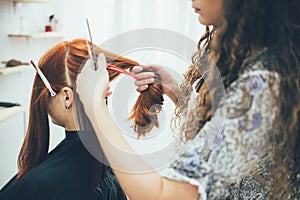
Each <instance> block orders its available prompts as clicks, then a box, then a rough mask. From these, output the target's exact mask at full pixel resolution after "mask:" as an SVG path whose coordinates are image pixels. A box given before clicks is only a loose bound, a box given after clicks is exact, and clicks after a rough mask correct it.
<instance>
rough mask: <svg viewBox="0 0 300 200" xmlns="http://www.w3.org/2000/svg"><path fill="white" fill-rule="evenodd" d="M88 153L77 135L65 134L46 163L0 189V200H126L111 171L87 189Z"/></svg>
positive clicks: (70, 132) (69, 132) (67, 132)
mask: <svg viewBox="0 0 300 200" xmlns="http://www.w3.org/2000/svg"><path fill="white" fill-rule="evenodd" d="M87 153H88V152H87V151H86V149H85V147H84V145H83V144H82V142H81V140H80V138H79V136H78V133H77V132H73V131H66V138H65V139H64V140H63V141H62V142H61V143H60V144H59V145H57V147H56V148H55V149H54V150H53V151H51V152H50V153H49V154H48V157H47V159H46V160H44V161H43V162H42V163H40V164H39V165H38V166H37V167H35V168H33V169H31V170H30V171H29V172H28V173H26V174H25V175H24V176H23V177H22V178H21V179H16V176H15V177H13V178H12V179H11V180H10V181H9V182H8V183H7V184H6V185H5V186H4V187H3V188H2V189H1V191H0V200H15V199H16V200H94V199H107V200H108V199H109V200H123V199H126V196H125V195H124V193H123V191H122V189H121V188H120V186H119V184H118V182H117V180H116V178H115V176H114V174H113V173H112V171H111V169H110V168H108V170H107V171H106V175H105V176H104V178H103V179H102V180H101V181H100V183H99V184H98V186H97V187H96V189H95V190H93V189H92V188H91V187H89V183H90V180H89V179H88V177H89V173H91V172H90V170H88V169H89V168H88V164H87V162H85V159H87V156H86V154H87Z"/></svg>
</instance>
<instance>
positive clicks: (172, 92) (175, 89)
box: [164, 83, 179, 105]
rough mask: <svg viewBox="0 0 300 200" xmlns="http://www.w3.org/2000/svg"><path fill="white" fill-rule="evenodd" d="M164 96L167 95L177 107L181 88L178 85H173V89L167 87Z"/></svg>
mask: <svg viewBox="0 0 300 200" xmlns="http://www.w3.org/2000/svg"><path fill="white" fill-rule="evenodd" d="M164 94H165V95H167V96H168V97H169V98H170V99H171V100H172V101H173V103H174V104H175V105H176V104H177V102H178V95H177V94H179V86H178V84H177V83H176V84H173V86H172V87H167V88H166V87H165V88H164Z"/></svg>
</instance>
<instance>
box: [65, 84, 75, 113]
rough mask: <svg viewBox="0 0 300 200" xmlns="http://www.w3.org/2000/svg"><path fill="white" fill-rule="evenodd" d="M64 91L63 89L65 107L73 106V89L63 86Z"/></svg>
mask: <svg viewBox="0 0 300 200" xmlns="http://www.w3.org/2000/svg"><path fill="white" fill-rule="evenodd" d="M62 91H63V97H64V104H65V108H66V109H69V108H70V107H71V105H72V103H73V99H74V93H73V90H72V89H71V88H69V87H64V88H62Z"/></svg>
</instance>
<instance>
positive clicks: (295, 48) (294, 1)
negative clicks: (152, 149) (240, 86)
mask: <svg viewBox="0 0 300 200" xmlns="http://www.w3.org/2000/svg"><path fill="white" fill-rule="evenodd" d="M223 6H224V10H223V11H224V13H223V16H224V20H223V22H222V24H221V26H220V27H212V28H211V27H210V28H209V27H207V28H206V32H205V34H204V35H203V36H202V38H201V39H200V41H199V44H198V45H199V46H198V49H199V50H198V51H197V52H196V53H195V54H194V55H193V56H192V61H193V64H192V65H191V66H190V67H189V69H188V70H187V72H186V73H185V74H184V76H185V81H184V82H183V83H182V85H181V87H180V88H181V96H180V97H179V98H178V99H179V103H178V105H177V107H176V109H175V114H176V117H175V122H174V124H175V126H178V124H179V123H180V120H181V119H183V117H184V116H186V114H187V109H188V101H189V99H190V96H191V93H192V85H193V84H194V85H195V84H196V85H197V89H198V93H199V95H198V96H197V101H196V102H197V106H196V107H195V109H194V110H192V111H191V112H190V114H189V118H188V121H187V122H184V123H183V124H182V125H181V126H180V130H181V136H182V138H184V139H187V140H189V139H192V138H194V137H195V136H196V135H197V133H198V132H199V131H200V130H201V129H202V127H203V126H204V125H205V123H206V122H207V121H209V120H210V119H211V117H212V114H213V112H214V108H212V101H215V102H217V103H218V102H219V101H220V98H221V97H220V96H219V92H220V91H219V88H218V87H217V86H216V85H214V84H212V83H213V82H214V81H216V78H215V76H214V75H215V71H214V69H213V68H212V65H208V67H207V65H205V63H206V61H205V59H204V61H203V59H202V58H203V55H204V54H206V53H207V54H209V56H210V57H211V59H212V60H213V61H214V63H215V65H217V66H218V70H219V72H220V74H221V78H222V81H223V83H224V86H225V89H226V88H227V87H228V86H229V85H230V84H231V83H232V82H233V81H235V80H236V79H237V77H238V74H239V73H238V72H239V71H240V70H241V66H242V65H243V63H244V62H245V61H247V59H249V58H250V56H253V54H255V53H254V52H253V49H260V48H263V47H268V49H273V50H274V51H273V53H274V54H275V57H276V59H277V61H278V63H279V67H280V68H276V69H275V68H274V69H270V70H274V71H276V72H277V73H279V74H280V94H279V97H278V98H279V99H278V107H279V110H278V111H277V113H276V130H277V131H278V133H280V134H279V135H277V136H276V138H275V139H274V140H275V141H272V142H273V143H274V145H275V148H274V152H273V154H272V159H273V161H274V162H275V164H276V166H277V167H276V169H274V171H273V172H272V174H273V175H274V179H275V180H274V182H276V184H274V186H273V188H272V191H271V197H274V198H275V197H278V195H279V194H283V195H286V196H285V197H286V199H287V197H288V194H289V193H291V191H290V190H291V187H290V185H289V181H290V180H291V179H293V177H294V180H296V179H297V177H295V176H297V174H299V169H300V142H299V140H300V136H299V134H300V133H299V132H300V127H299V126H300V64H299V59H300V52H299V51H300V37H299V35H300V12H299V8H300V1H298V0H289V1H284V2H283V1H280V0H263V1H261V0H250V1H248V0H223ZM202 62H204V63H202ZM204 80H206V81H204ZM208 85H210V86H212V88H210V89H209V90H208ZM187 124H188V125H187ZM195 127H198V128H197V129H195ZM298 182H299V178H298ZM297 184H299V183H297ZM298 187H299V185H298Z"/></svg>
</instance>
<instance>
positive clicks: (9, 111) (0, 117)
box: [0, 106, 25, 122]
mask: <svg viewBox="0 0 300 200" xmlns="http://www.w3.org/2000/svg"><path fill="white" fill-rule="evenodd" d="M24 112H25V108H24V107H22V106H14V107H1V106H0V122H3V121H5V120H8V119H9V118H11V117H14V116H16V115H18V114H21V113H24Z"/></svg>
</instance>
